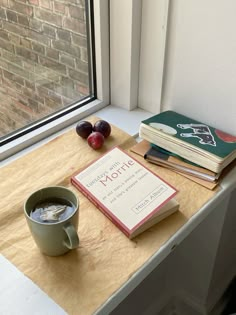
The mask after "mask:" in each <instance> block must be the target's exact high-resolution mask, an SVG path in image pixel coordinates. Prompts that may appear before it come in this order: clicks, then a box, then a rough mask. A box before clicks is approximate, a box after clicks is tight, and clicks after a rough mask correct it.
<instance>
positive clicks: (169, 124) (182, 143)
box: [139, 111, 236, 188]
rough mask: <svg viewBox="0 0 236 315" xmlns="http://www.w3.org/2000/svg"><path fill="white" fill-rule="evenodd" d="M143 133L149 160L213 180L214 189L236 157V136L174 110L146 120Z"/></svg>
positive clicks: (193, 177)
mask: <svg viewBox="0 0 236 315" xmlns="http://www.w3.org/2000/svg"><path fill="white" fill-rule="evenodd" d="M139 136H140V138H141V139H144V140H145V142H144V143H142V145H143V146H145V148H146V149H147V151H146V152H145V153H144V158H145V159H146V160H147V161H148V162H151V163H154V164H157V165H160V166H163V167H167V168H169V169H171V170H173V171H176V172H179V173H181V174H184V175H187V176H190V178H191V179H196V178H198V179H200V180H202V181H203V183H205V182H210V183H212V185H210V186H209V187H213V188H214V187H215V185H216V184H217V181H218V179H219V178H220V176H221V174H222V171H223V170H224V169H225V168H226V167H227V166H228V165H229V164H231V162H233V161H234V160H235V158H236V136H233V135H229V134H227V133H225V132H223V131H221V130H219V129H216V128H214V127H211V126H209V125H208V124H205V123H202V122H199V121H196V120H194V119H192V118H189V117H187V116H184V115H181V114H179V113H176V112H174V111H165V112H162V113H160V114H157V115H154V116H152V117H150V118H148V119H146V120H143V121H142V122H141V124H140V129H139Z"/></svg>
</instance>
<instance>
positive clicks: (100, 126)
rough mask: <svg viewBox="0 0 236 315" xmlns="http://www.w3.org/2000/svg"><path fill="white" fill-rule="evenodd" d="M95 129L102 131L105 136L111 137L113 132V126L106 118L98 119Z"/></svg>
mask: <svg viewBox="0 0 236 315" xmlns="http://www.w3.org/2000/svg"><path fill="white" fill-rule="evenodd" d="M93 130H94V131H98V132H100V133H102V134H103V136H104V137H105V138H107V137H109V136H110V134H111V126H110V124H109V123H108V122H107V121H105V120H98V121H96V122H95V124H94V126H93Z"/></svg>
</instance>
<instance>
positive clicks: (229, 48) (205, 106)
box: [162, 0, 236, 135]
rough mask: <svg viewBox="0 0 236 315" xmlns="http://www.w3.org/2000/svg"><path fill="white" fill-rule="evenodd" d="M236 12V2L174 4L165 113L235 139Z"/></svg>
mask: <svg viewBox="0 0 236 315" xmlns="http://www.w3.org/2000/svg"><path fill="white" fill-rule="evenodd" d="M235 12H236V1H235V0H227V1H224V0H170V6H169V25H168V36H167V50H166V59H165V62H166V64H165V77H164V86H163V91H162V106H163V108H162V109H175V110H176V111H178V112H180V113H183V114H186V115H189V116H192V117H194V118H196V119H199V120H202V121H204V122H206V123H209V124H211V125H213V126H216V127H218V128H221V129H222V130H224V131H226V132H230V133H233V134H235V135H236V31H235V30H236V19H235Z"/></svg>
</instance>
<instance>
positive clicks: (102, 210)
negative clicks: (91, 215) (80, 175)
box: [71, 178, 131, 238]
mask: <svg viewBox="0 0 236 315" xmlns="http://www.w3.org/2000/svg"><path fill="white" fill-rule="evenodd" d="M71 183H72V185H74V186H75V187H76V188H77V189H78V190H79V191H80V192H81V193H82V194H83V195H84V196H85V197H86V198H87V199H88V200H89V201H91V202H92V203H93V204H94V206H95V207H96V208H98V209H99V210H100V211H101V212H102V213H103V214H104V215H105V216H106V217H107V218H108V219H109V220H110V221H111V222H112V223H113V224H114V225H116V226H117V227H118V228H119V230H120V231H121V232H122V233H124V234H125V235H126V236H127V237H128V238H130V236H131V235H130V234H129V233H128V231H126V230H125V229H124V228H123V226H122V225H120V224H119V222H117V221H116V220H115V219H114V218H113V217H112V216H110V214H109V213H108V212H107V211H106V210H105V209H104V208H103V207H102V205H101V204H100V203H98V202H97V201H96V200H95V199H94V198H93V196H92V195H90V194H88V193H87V192H86V191H85V190H84V188H83V186H82V185H80V184H79V183H78V182H77V181H76V180H75V179H74V178H72V179H71Z"/></svg>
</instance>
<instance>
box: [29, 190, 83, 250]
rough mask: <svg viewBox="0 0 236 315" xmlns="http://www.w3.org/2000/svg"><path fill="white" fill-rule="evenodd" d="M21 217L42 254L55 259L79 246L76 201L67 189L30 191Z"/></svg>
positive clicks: (77, 203) (77, 206)
mask: <svg viewBox="0 0 236 315" xmlns="http://www.w3.org/2000/svg"><path fill="white" fill-rule="evenodd" d="M58 201H60V203H59V202H58ZM54 203H55V204H54ZM58 204H59V206H58ZM35 209H36V210H35ZM45 209H46V210H48V209H49V211H45ZM58 209H59V210H58ZM64 209H66V211H65V210H64ZM67 210H68V211H69V212H68V211H67ZM37 213H38V214H37ZM24 214H25V217H26V220H27V223H28V226H29V229H30V231H31V234H32V236H33V238H34V240H35V242H36V244H37V246H38V247H39V249H40V251H41V252H42V253H43V254H45V255H48V256H59V255H63V254H65V253H66V252H68V251H69V250H71V249H75V248H77V247H78V246H79V237H78V233H77V229H78V221H79V200H78V198H77V197H76V195H75V194H74V193H73V192H72V191H71V190H70V189H67V188H65V187H62V186H50V187H45V188H42V189H40V190H37V191H35V192H33V193H32V194H31V195H30V196H29V197H28V198H27V200H26V201H25V204H24Z"/></svg>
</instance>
